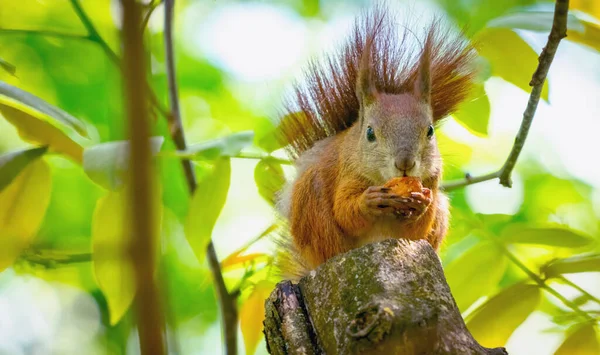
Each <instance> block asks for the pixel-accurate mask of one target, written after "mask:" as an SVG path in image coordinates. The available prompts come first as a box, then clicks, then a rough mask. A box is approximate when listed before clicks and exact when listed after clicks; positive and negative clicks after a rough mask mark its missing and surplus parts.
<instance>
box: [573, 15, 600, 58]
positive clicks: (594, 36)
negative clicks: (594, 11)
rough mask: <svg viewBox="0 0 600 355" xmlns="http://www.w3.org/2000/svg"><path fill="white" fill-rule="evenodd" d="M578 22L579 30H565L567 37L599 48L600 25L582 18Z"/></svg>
mask: <svg viewBox="0 0 600 355" xmlns="http://www.w3.org/2000/svg"><path fill="white" fill-rule="evenodd" d="M598 15H600V13H599V14H598ZM579 22H580V23H581V30H579V31H577V30H567V39H568V40H569V41H573V42H576V43H581V44H584V45H586V46H589V47H592V48H594V49H596V50H600V25H599V24H597V23H594V22H589V21H585V20H583V19H579Z"/></svg>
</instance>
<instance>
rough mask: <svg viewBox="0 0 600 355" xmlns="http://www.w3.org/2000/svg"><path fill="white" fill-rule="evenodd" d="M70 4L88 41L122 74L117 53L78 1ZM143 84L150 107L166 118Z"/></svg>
mask: <svg viewBox="0 0 600 355" xmlns="http://www.w3.org/2000/svg"><path fill="white" fill-rule="evenodd" d="M70 2H71V6H72V7H73V10H74V11H75V13H76V14H77V17H79V20H80V21H81V23H82V24H83V26H84V27H85V29H86V30H87V31H88V37H89V39H90V40H91V41H92V42H95V43H97V44H98V45H100V47H101V48H102V50H103V51H104V53H106V55H107V56H108V58H109V59H110V60H111V61H112V62H113V63H114V64H115V65H116V66H117V67H118V68H119V70H121V72H122V71H123V68H122V65H121V58H119V56H118V55H117V53H115V51H113V50H112V49H111V48H110V46H109V45H108V43H106V41H105V40H104V39H103V38H102V36H100V33H98V30H96V27H95V26H94V24H93V23H92V20H91V19H90V17H89V16H88V15H87V13H86V12H85V10H84V9H83V7H82V6H81V3H79V0H70ZM144 83H146V86H148V88H147V90H148V93H149V95H148V97H149V99H150V102H151V103H152V105H154V107H155V108H156V109H157V110H158V112H160V113H161V114H162V115H163V116H165V117H168V115H169V113H168V112H167V110H166V109H165V108H164V107H162V105H161V104H160V102H159V101H158V98H157V97H156V95H155V94H154V91H152V90H151V89H150V85H149V84H148V83H147V81H144Z"/></svg>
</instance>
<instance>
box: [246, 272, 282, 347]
mask: <svg viewBox="0 0 600 355" xmlns="http://www.w3.org/2000/svg"><path fill="white" fill-rule="evenodd" d="M273 286H274V285H273V283H271V282H269V281H266V280H263V281H261V282H259V283H257V284H256V286H255V287H254V290H253V291H252V293H251V294H250V296H249V297H248V299H247V300H246V302H244V304H243V305H242V308H241V309H240V326H241V328H242V335H243V336H244V346H245V349H246V355H251V354H254V352H255V351H256V346H257V345H258V343H259V342H260V340H261V339H262V337H263V321H264V320H265V300H266V299H267V298H268V297H269V294H271V290H272V289H273Z"/></svg>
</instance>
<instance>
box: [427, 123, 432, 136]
mask: <svg viewBox="0 0 600 355" xmlns="http://www.w3.org/2000/svg"><path fill="white" fill-rule="evenodd" d="M431 137H433V126H432V125H430V126H429V128H428V129H427V138H431Z"/></svg>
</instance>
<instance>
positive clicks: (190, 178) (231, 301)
mask: <svg viewBox="0 0 600 355" xmlns="http://www.w3.org/2000/svg"><path fill="white" fill-rule="evenodd" d="M164 4H165V26H164V27H165V28H164V36H165V52H166V66H167V80H168V84H169V102H170V105H171V114H170V118H171V120H170V121H169V123H170V128H171V136H172V137H173V141H174V143H175V145H176V147H177V149H178V150H182V151H183V150H185V149H186V142H185V135H184V132H183V125H182V124H181V116H180V112H179V99H178V96H177V80H176V75H175V62H174V53H173V14H174V7H175V0H165V1H164ZM181 163H182V164H183V169H184V171H185V175H186V178H187V182H188V186H189V189H190V192H191V193H192V194H193V193H194V191H195V190H196V176H195V174H194V169H193V166H192V163H191V161H190V160H188V159H183V160H182V161H181ZM207 258H208V262H209V265H210V270H211V272H212V275H213V279H214V282H215V289H216V291H217V297H218V299H219V303H220V306H221V313H222V317H223V321H222V324H223V331H224V333H225V348H226V353H227V354H228V355H234V354H236V353H237V323H238V322H237V319H238V313H237V305H236V298H235V297H234V296H235V295H231V294H230V293H229V291H228V290H227V286H226V285H225V280H224V279H223V274H222V273H221V266H220V263H219V259H218V257H217V252H216V250H215V246H214V244H213V242H212V241H211V242H210V243H209V244H208V247H207Z"/></svg>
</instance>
